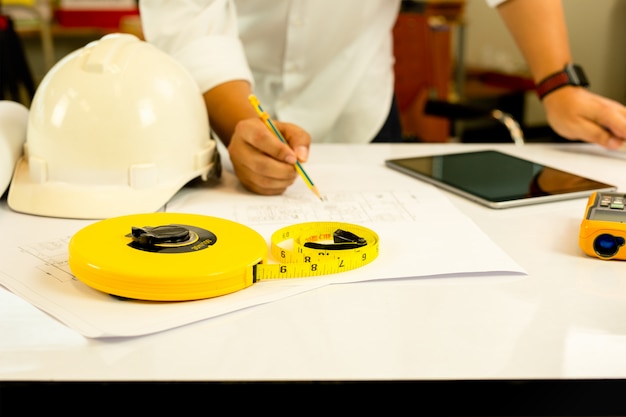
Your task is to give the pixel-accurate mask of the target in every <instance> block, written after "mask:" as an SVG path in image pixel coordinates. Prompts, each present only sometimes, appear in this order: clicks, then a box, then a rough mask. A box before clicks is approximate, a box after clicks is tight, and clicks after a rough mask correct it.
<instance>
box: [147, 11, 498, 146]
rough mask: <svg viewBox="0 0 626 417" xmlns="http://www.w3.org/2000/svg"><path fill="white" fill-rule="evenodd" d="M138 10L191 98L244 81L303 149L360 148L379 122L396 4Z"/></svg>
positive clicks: (388, 91) (388, 82)
mask: <svg viewBox="0 0 626 417" xmlns="http://www.w3.org/2000/svg"><path fill="white" fill-rule="evenodd" d="M488 1H493V0H488ZM139 5H140V8H141V18H142V25H143V31H144V35H145V37H146V40H147V41H148V42H151V43H153V44H154V45H156V46H157V47H158V48H160V49H162V50H164V51H165V52H167V53H168V54H170V55H172V56H173V57H174V58H175V59H177V60H178V61H179V62H181V63H182V64H183V65H184V66H185V67H186V68H187V69H188V70H189V71H190V72H191V74H192V75H193V77H194V78H195V79H196V81H197V82H198V85H199V86H200V89H201V91H203V92H205V91H208V90H209V89H211V88H213V87H215V86H217V85H219V84H222V83H224V82H227V81H232V80H247V81H249V82H250V83H251V84H252V85H253V87H254V92H255V94H256V95H257V96H258V97H259V99H260V101H261V103H262V104H263V107H264V109H265V110H266V111H268V112H269V113H270V114H271V115H272V116H273V117H275V118H276V119H277V120H281V121H285V122H290V123H295V124H298V125H300V126H301V127H302V128H304V129H306V130H307V131H308V132H309V133H310V134H311V137H312V140H313V142H352V143H366V142H369V141H371V139H372V138H373V137H374V135H375V134H376V133H377V132H378V130H379V129H380V127H381V126H382V124H383V123H384V121H385V119H386V117H387V114H388V112H389V108H390V106H391V100H392V96H393V88H394V85H393V82H394V76H393V63H394V60H393V49H392V48H393V38H392V29H393V25H394V23H395V20H396V18H397V14H398V11H399V9H400V0H176V1H171V0H141V1H140V2H139ZM209 117H210V115H209Z"/></svg>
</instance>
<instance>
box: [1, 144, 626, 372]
mask: <svg viewBox="0 0 626 417" xmlns="http://www.w3.org/2000/svg"><path fill="white" fill-rule="evenodd" d="M487 147H489V148H501V149H505V150H506V151H508V152H511V153H514V154H518V155H521V156H525V157H528V158H531V159H533V160H535V161H537V162H544V163H548V164H551V165H553V166H555V167H557V168H563V169H567V170H570V171H575V172H578V173H581V174H585V175H589V176H593V177H595V178H597V179H600V180H604V181H607V182H610V183H614V184H616V185H618V186H619V189H620V190H626V175H624V174H625V173H626V161H625V160H624V159H626V155H611V154H609V153H607V152H605V151H603V150H601V149H600V148H597V147H593V146H591V145H577V144H567V145H526V146H524V147H514V146H513V145H461V144H433V145H431V144H418V145H366V146H348V147H346V146H344V145H323V146H322V145H317V146H314V148H313V150H312V156H311V160H310V161H309V162H308V163H309V164H311V166H312V165H313V164H316V163H324V164H327V163H339V164H340V163H343V162H346V161H350V162H353V163H354V162H358V163H362V164H382V162H383V160H384V159H386V158H390V157H400V156H410V155H418V154H429V153H435V152H440V151H444V150H445V151H450V150H453V149H457V148H458V149H478V148H487ZM337 180H338V181H340V180H341V179H340V178H338V179H337ZM235 182H236V181H235V180H234V178H233V176H232V174H231V173H230V172H224V178H223V181H222V183H223V185H221V186H222V187H232V186H233V185H234V184H235ZM450 199H452V201H453V203H454V204H455V205H456V206H457V207H458V208H460V209H461V210H463V211H464V212H465V213H467V214H468V215H469V216H470V217H471V218H472V219H473V220H474V221H475V222H476V223H477V225H478V226H480V227H481V228H482V229H483V230H484V231H485V232H486V233H487V234H488V235H489V236H490V237H491V238H492V239H493V240H494V241H495V242H496V243H497V244H499V245H500V246H501V247H502V248H503V249H504V250H505V251H506V252H507V253H508V254H509V255H510V256H511V257H512V258H513V259H514V260H515V261H517V262H518V263H519V264H520V265H521V266H522V267H523V268H525V269H526V270H527V271H528V275H527V276H515V277H511V276H484V277H481V276H476V277H463V278H458V277H457V278H445V277H439V278H427V279H411V280H396V281H391V282H389V281H387V282H378V281H377V282H369V283H357V284H345V285H332V286H328V287H324V288H321V289H318V290H314V291H311V292H306V293H304V294H300V295H296V296H293V297H289V298H286V299H283V300H280V301H278V302H274V303H270V304H265V305H261V306H257V307H254V308H250V309H247V310H243V311H238V312H235V313H232V314H228V315H226V316H222V317H218V318H214V319H210V320H206V321H202V322H198V323H195V324H191V325H188V326H184V327H181V328H176V329H173V330H170V331H165V332H162V333H158V334H153V335H149V336H144V337H137V338H129V339H113V340H111V339H105V340H100V339H86V338H84V337H82V336H80V335H78V334H77V333H75V332H74V331H72V330H70V329H68V328H66V327H65V326H64V325H62V324H60V323H59V322H57V321H56V320H55V319H54V318H51V317H49V316H48V315H46V314H45V313H43V312H41V311H39V310H38V309H36V308H34V307H33V306H31V305H30V304H28V303H27V302H26V301H24V300H22V299H21V298H18V297H17V296H15V295H14V294H12V293H10V292H8V291H6V290H4V289H2V288H0V352H1V354H0V380H4V381H42V380H43V381H67V380H72V381H75V380H81V381H107V380H114V381H123V380H133V381H137V380H139V381H153V380H164V381H242V380H256V381H259V380H261V381H282V380H305V381H310V380H344V381H345V380H466V379H468V380H477V379H478V380H485V379H487V380H492V379H495V380H502V379H507V380H508V379H588V378H591V379H595V378H600V379H603V378H618V379H621V378H624V377H626V319H625V318H626V264H625V263H623V262H618V261H601V260H598V259H592V258H589V257H586V256H585V255H583V254H582V252H581V251H580V249H579V248H578V243H577V242H578V241H577V239H578V231H579V225H580V220H581V219H582V216H583V212H584V208H585V204H586V199H577V200H571V201H567V202H559V203H550V204H542V205H536V206H530V207H526V208H516V209H505V210H500V211H498V210H491V209H487V208H483V207H481V206H479V205H477V204H475V203H472V202H469V201H465V200H463V199H461V198H458V197H455V196H452V195H450ZM7 210H8V208H7V205H6V199H3V200H2V202H1V204H0V216H2V215H3V213H4V212H6V211H7ZM50 221H51V222H54V221H55V220H54V219H51V220H50ZM0 238H1V239H10V236H5V235H1V236H0ZM415 250H416V251H418V250H419V248H415ZM462 250H463V248H460V247H455V246H454V239H451V240H450V262H454V256H455V255H454V254H455V251H462ZM6 261H9V260H6V259H2V262H6Z"/></svg>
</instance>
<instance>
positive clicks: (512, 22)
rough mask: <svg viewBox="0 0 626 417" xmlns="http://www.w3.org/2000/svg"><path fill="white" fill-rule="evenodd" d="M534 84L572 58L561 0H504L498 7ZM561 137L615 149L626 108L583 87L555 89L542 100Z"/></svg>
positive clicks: (625, 130) (622, 135)
mask: <svg viewBox="0 0 626 417" xmlns="http://www.w3.org/2000/svg"><path fill="white" fill-rule="evenodd" d="M497 10H498V11H499V13H500V16H501V17H502V19H503V20H504V22H505V24H506V26H507V27H508V29H509V31H510V33H511V35H512V36H513V38H514V40H515V42H516V44H517V46H518V47H519V49H520V51H521V52H522V54H523V56H524V58H525V60H526V62H527V64H528V66H529V68H530V71H531V73H532V76H533V78H534V80H535V82H536V83H538V82H540V81H541V80H543V79H544V78H545V77H547V76H548V75H550V74H553V73H555V72H557V71H560V70H562V69H563V67H564V66H565V64H567V63H570V62H572V61H573V60H572V55H571V52H570V47H569V39H568V33H567V27H566V23H565V18H564V14H563V7H562V4H561V1H560V0H508V1H504V2H503V3H501V4H500V5H499V6H497ZM542 102H543V104H544V107H545V109H546V115H547V118H548V122H549V123H550V125H551V126H552V128H553V129H554V130H555V131H556V132H557V133H558V134H560V135H561V136H563V137H565V138H568V139H580V140H584V141H587V142H594V143H598V144H600V145H602V146H605V147H608V148H611V149H616V148H619V147H621V146H622V145H623V144H624V141H625V140H626V107H624V106H623V105H622V104H620V103H618V102H616V101H614V100H609V99H607V98H605V97H601V96H599V95H597V94H594V93H592V92H590V91H588V90H586V89H584V88H582V87H574V86H567V87H562V88H559V89H557V90H555V91H553V92H551V93H549V94H548V95H546V96H545V97H544V98H543V100H542Z"/></svg>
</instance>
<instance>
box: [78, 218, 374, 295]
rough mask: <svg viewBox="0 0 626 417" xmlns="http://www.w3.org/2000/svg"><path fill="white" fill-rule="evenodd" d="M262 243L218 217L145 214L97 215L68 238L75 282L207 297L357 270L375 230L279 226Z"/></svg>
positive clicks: (121, 291)
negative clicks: (273, 281) (272, 282)
mask: <svg viewBox="0 0 626 417" xmlns="http://www.w3.org/2000/svg"><path fill="white" fill-rule="evenodd" d="M270 243H271V249H270V253H271V255H272V257H273V260H272V261H273V262H268V258H267V255H268V245H267V242H266V241H265V239H264V238H263V237H262V236H261V235H260V234H258V233H257V232H256V231H254V230H252V229H250V228H248V227H246V226H244V225H242V224H239V223H236V222H233V221H230V220H225V219H220V218H216V217H210V216H203V215H194V214H179V213H150V214H138V215H129V216H122V217H115V218H111V219H106V220H102V221H99V222H96V223H93V224H91V225H89V226H87V227H85V228H83V229H81V230H79V231H78V232H77V233H76V234H74V236H72V238H71V239H70V243H69V247H68V255H69V257H68V261H69V266H70V269H71V271H72V273H73V274H74V275H75V276H76V278H78V279H79V280H80V281H82V282H84V283H85V284H87V285H89V286H90V287H92V288H95V289H97V290H99V291H102V292H105V293H108V294H111V295H116V296H119V297H124V298H132V299H138V300H150V301H185V300H196V299H203V298H211V297H216V296H220V295H225V294H229V293H232V292H235V291H238V290H241V289H243V288H246V287H249V286H250V285H252V284H253V283H255V282H258V281H261V280H268V279H284V278H305V277H311V276H319V275H328V274H336V273H339V272H343V271H348V270H352V269H356V268H359V267H361V266H364V265H366V264H368V263H370V262H372V261H373V260H374V259H376V257H377V256H378V235H377V234H376V233H374V232H373V231H371V230H369V229H367V228H365V227H362V226H357V225H354V224H349V223H342V222H311V223H301V224H296V225H293V226H288V227H284V228H282V229H279V230H277V231H276V232H275V233H273V235H272V238H271V242H270Z"/></svg>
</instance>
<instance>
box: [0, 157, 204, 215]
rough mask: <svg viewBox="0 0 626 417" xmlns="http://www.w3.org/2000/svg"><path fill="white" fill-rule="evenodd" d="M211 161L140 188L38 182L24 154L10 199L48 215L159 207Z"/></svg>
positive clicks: (15, 206) (15, 207)
mask: <svg viewBox="0 0 626 417" xmlns="http://www.w3.org/2000/svg"><path fill="white" fill-rule="evenodd" d="M211 167H212V166H211V165H209V166H207V167H205V168H204V169H202V170H200V171H198V172H197V175H193V176H191V177H190V178H184V179H182V180H181V179H177V180H176V181H170V182H166V183H161V184H159V185H158V186H157V187H150V188H146V189H137V188H132V187H130V186H119V185H107V186H102V185H89V184H82V185H81V184H79V185H77V184H69V183H65V182H50V181H48V182H36V181H33V180H32V179H31V177H30V172H29V167H28V159H27V158H25V157H22V158H20V160H19V161H18V162H17V165H16V167H15V172H14V174H13V181H12V182H11V184H10V186H9V194H8V198H7V202H8V205H9V207H10V208H11V209H12V210H14V211H17V212H21V213H26V214H34V215H39V216H46V217H61V218H72V219H106V218H110V217H117V216H123V215H129V214H140V213H152V212H156V211H159V210H160V209H161V208H162V207H163V206H164V205H165V204H166V203H167V202H168V201H169V200H170V199H171V198H172V197H173V196H174V194H176V193H177V192H178V191H179V190H180V189H181V188H182V187H183V186H184V185H185V184H186V183H187V182H189V181H191V180H192V179H194V178H196V177H199V176H202V175H203V173H205V172H208V171H209V170H210V169H211Z"/></svg>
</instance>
